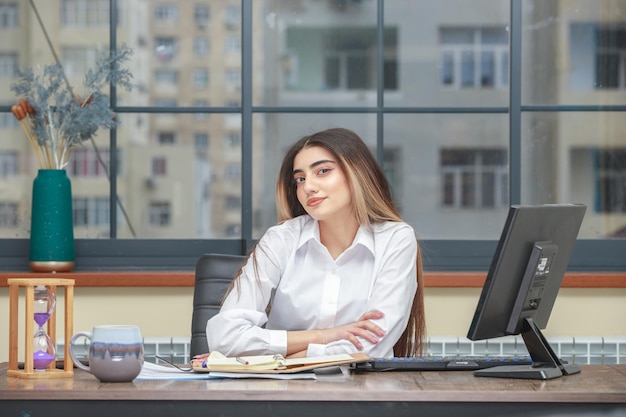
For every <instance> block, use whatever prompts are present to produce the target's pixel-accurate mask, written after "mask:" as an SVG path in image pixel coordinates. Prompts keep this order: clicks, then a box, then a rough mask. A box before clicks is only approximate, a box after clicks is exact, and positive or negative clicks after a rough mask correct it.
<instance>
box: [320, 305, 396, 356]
mask: <svg viewBox="0 0 626 417" xmlns="http://www.w3.org/2000/svg"><path fill="white" fill-rule="evenodd" d="M383 316H384V314H383V313H382V312H380V311H376V310H372V311H368V312H367V313H365V314H363V315H362V316H361V317H359V320H357V321H355V322H354V323H350V324H346V325H343V326H339V327H334V328H332V329H324V330H321V332H322V344H324V345H325V344H328V343H330V342H334V341H336V340H343V339H345V340H348V341H349V342H351V343H352V344H353V345H354V346H355V347H356V348H357V349H359V350H362V349H363V345H362V344H361V342H360V341H359V339H358V337H361V338H363V339H365V340H368V341H369V342H370V343H374V344H376V343H378V341H379V338H380V337H383V336H384V335H385V332H384V331H383V329H381V328H380V327H379V326H378V325H376V324H375V323H374V322H372V320H376V319H380V318H383Z"/></svg>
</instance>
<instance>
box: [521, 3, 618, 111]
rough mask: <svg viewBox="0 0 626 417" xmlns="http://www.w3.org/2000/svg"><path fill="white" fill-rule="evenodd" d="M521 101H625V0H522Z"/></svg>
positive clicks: (587, 103)
mask: <svg viewBox="0 0 626 417" xmlns="http://www.w3.org/2000/svg"><path fill="white" fill-rule="evenodd" d="M522 7H523V22H522V26H523V27H524V28H526V29H525V30H522V44H523V45H524V55H523V57H522V62H523V65H522V79H523V80H525V82H526V83H527V85H526V87H525V88H522V100H523V103H524V104H564V105H624V104H626V94H624V91H625V90H626V25H625V24H624V22H626V1H625V0H615V1H601V2H589V1H587V0H568V1H556V0H523V1H522Z"/></svg>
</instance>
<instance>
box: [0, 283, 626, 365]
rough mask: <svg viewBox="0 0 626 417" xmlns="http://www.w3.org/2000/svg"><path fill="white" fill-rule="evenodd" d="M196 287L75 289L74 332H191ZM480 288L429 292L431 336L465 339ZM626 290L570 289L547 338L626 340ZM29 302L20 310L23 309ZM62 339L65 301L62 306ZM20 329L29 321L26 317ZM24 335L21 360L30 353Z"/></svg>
mask: <svg viewBox="0 0 626 417" xmlns="http://www.w3.org/2000/svg"><path fill="white" fill-rule="evenodd" d="M192 295H193V288H190V287H182V288H135V287H132V288H85V287H79V288H76V289H75V295H74V298H75V299H74V331H75V332H76V331H81V330H88V331H90V330H91V328H92V327H93V326H94V325H97V324H136V325H138V326H140V327H141V331H142V334H143V336H144V337H156V336H187V335H189V334H190V323H191V312H192ZM479 295H480V289H479V288H432V287H431V288H426V314H427V324H428V333H429V335H431V336H465V335H466V334H467V329H468V327H469V324H470V321H471V319H472V316H473V312H474V308H475V307H476V302H477V300H478V296H479ZM625 299H626V288H606V289H605V288H564V289H562V290H561V292H560V294H559V297H558V299H557V303H556V305H555V308H554V310H553V312H552V316H551V319H550V323H549V326H548V328H547V329H546V330H545V331H544V334H545V335H546V336H548V337H549V336H551V335H552V336H626V321H625V320H624V317H626V303H625V302H624V300H625ZM23 306H24V303H23V300H21V301H20V307H23ZM57 306H58V307H59V310H61V311H59V315H58V318H57V320H58V322H57V326H58V327H59V330H58V331H59V334H58V336H59V337H62V323H63V321H62V319H63V314H62V310H63V306H64V300H63V297H62V296H60V297H59V301H58V303H57ZM8 311H9V297H8V288H7V287H3V288H0V312H2V313H0V317H1V319H0V335H1V336H0V362H6V361H8V358H9V353H8V348H9V346H8V334H9V317H8ZM19 327H20V329H21V330H22V331H23V329H24V322H23V319H22V318H21V317H20V323H19ZM23 343H24V338H23V334H21V335H20V337H19V348H20V351H19V356H20V358H21V357H22V354H23V349H24V344H23Z"/></svg>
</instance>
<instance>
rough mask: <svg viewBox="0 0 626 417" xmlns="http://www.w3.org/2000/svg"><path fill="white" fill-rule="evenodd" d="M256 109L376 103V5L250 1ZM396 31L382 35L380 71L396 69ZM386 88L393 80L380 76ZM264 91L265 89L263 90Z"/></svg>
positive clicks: (394, 28)
mask: <svg viewBox="0 0 626 417" xmlns="http://www.w3.org/2000/svg"><path fill="white" fill-rule="evenodd" d="M253 7H254V15H255V16H256V17H257V18H258V20H259V24H258V25H257V26H255V28H254V37H255V41H254V45H253V60H254V64H253V65H254V72H255V74H260V75H259V77H258V78H257V79H256V81H258V84H259V87H261V88H255V89H254V91H253V101H254V104H255V105H267V106H323V107H329V106H371V105H375V104H376V94H375V93H376V87H377V86H376V81H377V66H376V61H375V58H376V57H377V55H378V45H377V37H376V2H373V1H363V2H361V1H359V2H345V1H339V2H336V1H320V2H317V1H297V2H294V1H285V0H258V1H254V2H253ZM396 30H397V27H396V26H394V25H391V26H389V27H388V28H387V29H386V32H385V51H384V52H385V60H386V61H387V63H386V65H385V68H387V69H388V70H389V71H393V70H395V71H397V70H398V69H397V65H396V61H397V56H396V54H397V48H396V42H397V36H396V34H395V31H396ZM385 80H387V82H388V84H387V86H388V87H389V88H390V89H394V90H395V89H396V88H397V76H396V77H393V76H391V77H387V76H386V77H385ZM262 87H264V88H262Z"/></svg>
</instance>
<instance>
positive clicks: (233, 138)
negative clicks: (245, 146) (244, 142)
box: [226, 132, 241, 148]
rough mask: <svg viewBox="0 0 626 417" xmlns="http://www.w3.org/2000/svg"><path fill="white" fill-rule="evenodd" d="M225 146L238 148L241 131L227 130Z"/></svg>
mask: <svg viewBox="0 0 626 417" xmlns="http://www.w3.org/2000/svg"><path fill="white" fill-rule="evenodd" d="M226 146H228V147H229V148H239V147H240V146H241V132H228V133H227V134H226Z"/></svg>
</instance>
